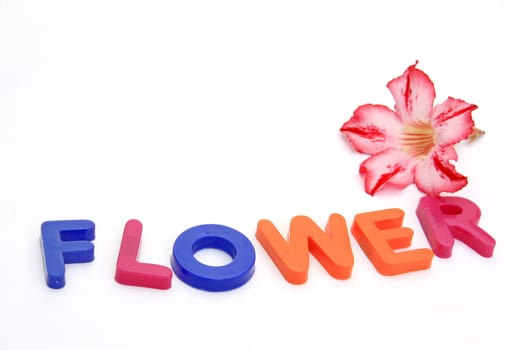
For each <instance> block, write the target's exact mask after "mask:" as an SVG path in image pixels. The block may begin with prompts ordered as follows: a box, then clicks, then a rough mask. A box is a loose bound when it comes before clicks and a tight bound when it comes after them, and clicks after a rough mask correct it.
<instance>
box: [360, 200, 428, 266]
mask: <svg viewBox="0 0 525 350" xmlns="http://www.w3.org/2000/svg"><path fill="white" fill-rule="evenodd" d="M404 215H405V213H404V212H403V211H402V210H401V209H385V210H379V211H373V212H368V213H362V214H357V215H356V216H355V219H354V223H353V225H352V234H353V235H354V237H355V239H356V240H357V242H359V245H360V246H361V248H362V249H363V251H364V252H365V254H366V255H367V256H368V259H370V261H371V262H372V264H374V266H375V268H376V270H377V271H378V272H379V273H381V274H383V275H398V274H402V273H406V272H412V271H417V270H424V269H428V268H429V267H430V264H431V263H432V257H433V255H434V254H432V251H431V250H430V249H426V248H422V249H414V250H406V251H401V252H394V249H401V248H406V247H409V246H410V243H411V242H412V235H413V233H414V232H413V231H412V229H410V228H408V227H401V225H402V224H403V217H404Z"/></svg>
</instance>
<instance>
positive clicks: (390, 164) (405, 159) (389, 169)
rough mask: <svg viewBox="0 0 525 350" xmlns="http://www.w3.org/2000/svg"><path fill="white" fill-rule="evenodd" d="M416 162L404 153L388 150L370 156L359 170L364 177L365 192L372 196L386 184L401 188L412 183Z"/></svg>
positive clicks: (392, 149)
mask: <svg viewBox="0 0 525 350" xmlns="http://www.w3.org/2000/svg"><path fill="white" fill-rule="evenodd" d="M415 165H416V162H415V160H414V159H413V158H411V157H410V156H409V155H407V154H406V153H404V152H402V151H400V150H398V149H394V148H390V149H387V150H384V151H382V152H380V153H378V154H376V155H373V156H371V157H370V158H368V159H367V160H365V161H364V162H363V163H361V167H360V168H359V172H360V173H361V174H363V175H364V176H365V190H366V192H367V193H368V194H370V195H373V194H374V193H376V192H377V191H379V190H380V189H382V188H383V187H384V186H385V185H386V184H387V183H390V184H393V185H395V186H397V187H400V188H403V187H406V186H408V185H409V184H411V183H412V182H413V181H414V166H415Z"/></svg>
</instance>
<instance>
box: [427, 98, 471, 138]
mask: <svg viewBox="0 0 525 350" xmlns="http://www.w3.org/2000/svg"><path fill="white" fill-rule="evenodd" d="M476 108H478V107H477V106H476V105H472V104H469V103H466V102H465V101H463V100H459V99H455V98H452V97H449V98H448V99H447V100H446V101H445V102H443V103H441V104H439V105H437V106H435V107H434V110H433V111H432V115H431V117H430V119H431V123H432V127H433V128H434V131H435V133H436V143H437V144H438V145H439V146H441V147H446V146H450V145H454V144H456V143H458V142H459V141H461V140H465V139H467V138H468V136H469V135H470V134H471V133H472V130H473V129H474V121H473V120H472V111H473V110H475V109H476Z"/></svg>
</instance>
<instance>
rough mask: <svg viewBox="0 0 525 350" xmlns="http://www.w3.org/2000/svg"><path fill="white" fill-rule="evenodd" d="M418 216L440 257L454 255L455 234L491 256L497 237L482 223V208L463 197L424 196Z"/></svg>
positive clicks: (477, 250) (418, 209)
mask: <svg viewBox="0 0 525 350" xmlns="http://www.w3.org/2000/svg"><path fill="white" fill-rule="evenodd" d="M416 213H417V217H418V218H419V222H420V223H421V226H422V227H423V231H425V235H426V236H427V239H428V242H429V243H430V246H431V247H432V250H433V251H434V253H435V254H436V255H437V256H439V257H440V258H448V257H450V256H451V255H452V246H453V245H454V238H455V239H459V240H460V241H462V242H463V243H465V244H466V245H468V246H469V247H471V248H472V249H473V250H475V251H476V252H478V253H479V254H480V255H481V256H484V257H491V256H492V254H493V253H494V246H495V245H496V241H495V240H494V238H492V237H491V236H490V235H489V234H488V233H487V232H485V231H483V230H482V229H481V228H480V227H478V222H479V218H480V217H481V211H480V210H479V208H478V206H477V205H476V204H475V203H474V202H472V201H470V200H468V199H466V198H462V197H423V198H421V199H420V200H419V204H418V206H417V210H416Z"/></svg>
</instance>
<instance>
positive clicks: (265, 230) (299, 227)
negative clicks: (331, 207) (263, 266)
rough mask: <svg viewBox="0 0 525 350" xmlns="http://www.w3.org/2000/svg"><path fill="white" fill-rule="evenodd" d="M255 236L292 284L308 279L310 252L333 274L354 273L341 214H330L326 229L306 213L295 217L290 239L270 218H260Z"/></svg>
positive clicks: (344, 274) (346, 274) (291, 224)
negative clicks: (287, 238) (286, 239)
mask: <svg viewBox="0 0 525 350" xmlns="http://www.w3.org/2000/svg"><path fill="white" fill-rule="evenodd" d="M255 237H257V240H258V241H259V243H261V245H262V246H263V248H264V249H265V250H266V253H268V255H269V256H270V258H271V259H272V260H273V262H274V263H275V265H276V266H277V268H278V269H279V271H281V273H282V275H283V276H284V278H285V279H286V280H287V281H288V282H290V283H293V284H302V283H305V282H306V280H307V279H308V267H309V255H308V252H311V253H312V254H313V255H314V256H315V258H316V259H317V260H318V261H319V262H320V263H321V265H323V267H324V268H325V269H326V271H328V273H329V274H330V275H331V276H332V277H334V278H337V279H341V280H342V279H348V278H350V275H351V274H352V267H353V265H354V256H353V254H352V248H351V247H350V239H349V237H348V228H347V226H346V221H345V219H344V217H343V216H341V215H339V214H332V215H330V217H329V219H328V223H327V224H326V229H325V232H323V230H322V229H321V228H319V226H317V225H316V224H315V222H313V221H312V219H310V218H309V217H307V216H296V217H294V218H292V220H291V222H290V231H289V240H288V241H285V240H284V238H283V236H282V235H281V234H280V233H279V231H278V230H277V229H276V228H275V226H274V225H273V223H272V222H271V221H269V220H260V221H259V223H258V224H257V232H256V234H255Z"/></svg>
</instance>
